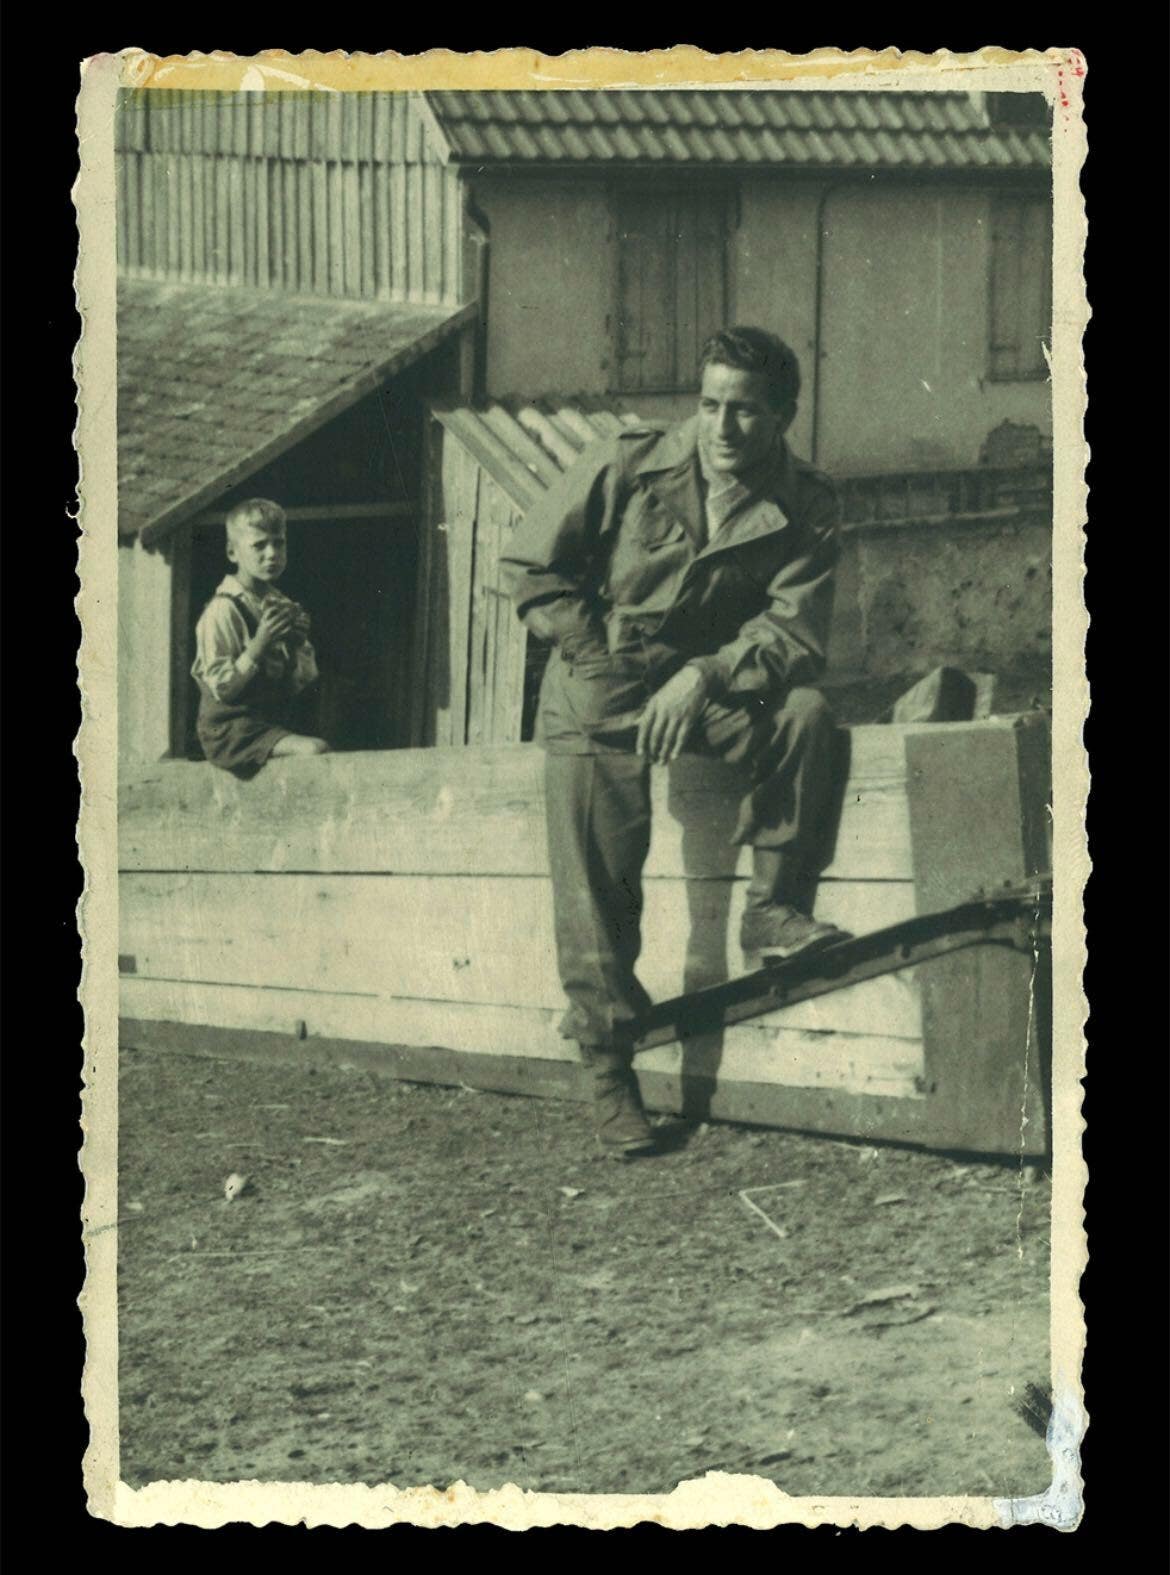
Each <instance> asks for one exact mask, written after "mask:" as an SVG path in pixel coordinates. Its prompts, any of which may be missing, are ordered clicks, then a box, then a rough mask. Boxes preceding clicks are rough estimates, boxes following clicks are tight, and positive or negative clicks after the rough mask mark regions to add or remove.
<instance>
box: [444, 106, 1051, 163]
mask: <svg viewBox="0 0 1170 1575" xmlns="http://www.w3.org/2000/svg"><path fill="white" fill-rule="evenodd" d="M426 98H427V101H428V103H429V105H430V107H431V109H432V111H433V112H434V115H435V118H436V121H437V123H438V126H439V129H440V131H441V133H442V135H443V137H444V138H445V139H446V141H447V144H448V148H449V150H450V157H451V159H452V160H453V161H454V162H456V163H469V162H474V163H479V164H618V165H621V164H627V165H628V164H643V165H645V164H659V165H661V164H667V165H670V164H706V165H740V164H756V165H761V166H769V165H776V166H784V167H788V168H792V167H811V168H817V169H821V168H823V169H833V170H860V171H865V170H880V169H901V170H931V169H939V170H953V169H978V170H1009V169H1010V170H1044V169H1047V168H1048V166H1049V162H1050V150H1049V136H1048V133H1047V131H1046V130H1043V129H1040V128H1033V127H1002V126H997V127H993V126H991V125H989V124H988V121H987V118H986V116H985V114H984V112H983V110H982V109H981V108H980V107H979V105H978V103H977V102H976V101H975V100H973V99H972V98H971V97H970V96H969V95H968V94H966V93H886V92H863V91H857V92H852V93H819V92H812V93H810V92H800V91H796V90H790V91H786V92H785V91H776V90H775V89H768V90H762V91H735V92H724V91H717V92H708V91H704V90H702V89H689V90H685V91H674V90H662V91H646V90H641V91H622V92H613V91H609V92H602V91H596V90H593V91H587V92H561V91H558V90H549V91H547V92H537V93H533V92H518V93H457V92H433V93H428V94H427V95H426Z"/></svg>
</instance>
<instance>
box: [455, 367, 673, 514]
mask: <svg viewBox="0 0 1170 1575" xmlns="http://www.w3.org/2000/svg"><path fill="white" fill-rule="evenodd" d="M431 410H432V412H433V413H434V416H435V419H436V420H437V421H439V422H440V423H441V424H442V426H443V427H444V428H445V430H446V431H448V432H450V434H451V435H452V437H454V438H456V439H457V440H458V441H459V442H460V443H461V444H462V445H463V447H464V448H465V449H466V450H467V452H468V453H469V454H470V455H471V456H472V458H473V459H475V461H476V463H477V464H479V465H480V466H482V468H483V469H484V470H486V471H487V473H488V475H489V476H491V478H492V480H493V481H495V482H496V483H497V485H499V486H500V487H502V488H503V490H504V491H505V492H506V493H507V495H508V496H509V497H510V498H511V500H512V502H513V503H514V504H515V505H516V507H517V508H518V509H528V508H530V507H531V506H532V504H533V503H535V502H536V500H537V498H539V497H540V495H541V493H542V492H544V491H545V490H546V488H548V487H549V486H551V485H552V483H553V482H554V481H555V480H556V479H557V477H558V476H559V475H560V474H561V473H562V471H566V470H568V469H569V467H570V466H571V465H572V464H573V463H574V461H575V460H576V459H577V458H578V456H579V455H581V454H583V453H584V451H585V450H586V449H587V448H588V447H589V446H590V445H591V444H593V443H597V442H600V441H601V440H602V439H604V438H608V437H612V436H613V435H614V433H615V432H620V431H621V430H622V429H623V427H637V426H641V425H642V422H641V420H640V419H639V418H638V417H637V416H635V415H631V414H630V413H629V412H628V411H623V410H620V409H618V407H617V406H616V405H614V404H612V403H611V402H610V401H608V400H605V399H600V398H594V397H592V396H590V395H588V394H578V395H575V396H573V397H564V398H557V397H555V396H549V397H546V398H543V399H529V400H525V399H507V400H493V401H491V402H490V403H487V404H481V405H461V404H454V403H448V402H446V401H442V402H439V401H436V402H435V403H433V404H432V406H431Z"/></svg>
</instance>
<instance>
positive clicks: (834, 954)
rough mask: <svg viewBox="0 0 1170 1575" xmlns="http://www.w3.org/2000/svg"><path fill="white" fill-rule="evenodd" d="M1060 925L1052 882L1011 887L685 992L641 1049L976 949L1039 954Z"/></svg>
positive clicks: (663, 1007)
mask: <svg viewBox="0 0 1170 1575" xmlns="http://www.w3.org/2000/svg"><path fill="white" fill-rule="evenodd" d="M1051 926H1052V879H1051V877H1050V876H1043V877H1039V878H1038V879H1037V880H1036V881H1035V882H1033V883H1032V884H1030V885H1028V886H1010V887H1005V888H1003V889H1002V890H1000V891H998V892H996V893H994V894H993V895H987V894H984V893H983V892H980V893H978V894H977V895H976V896H974V897H973V898H972V899H971V900H970V901H969V902H963V903H960V904H959V905H958V906H957V907H954V908H945V909H943V910H942V911H941V912H938V913H923V914H918V915H916V916H915V917H914V918H912V919H904V920H903V921H902V922H901V923H900V924H891V925H888V926H887V927H886V928H885V929H881V930H872V931H871V932H870V933H869V934H868V935H859V936H856V937H853V938H851V939H849V940H844V941H839V942H838V943H837V944H836V945H835V946H829V947H826V948H825V949H824V950H823V951H817V952H811V953H809V954H808V955H807V956H805V957H796V958H793V959H792V960H791V961H790V962H785V963H776V964H774V965H772V966H770V967H767V968H758V969H756V970H754V971H753V972H752V973H746V974H742V975H741V976H740V977H739V978H737V979H728V980H727V981H726V982H725V983H723V984H713V985H709V986H708V987H707V988H706V989H704V990H694V991H692V992H691V993H690V994H688V995H678V996H675V997H673V998H672V999H671V1000H669V1001H660V1002H658V1003H657V1004H656V1005H654V1006H652V1007H651V1008H650V1010H649V1011H648V1012H646V1013H645V1015H644V1016H643V1017H642V1018H641V1019H640V1020H639V1022H638V1023H637V1025H636V1027H637V1030H638V1036H637V1039H636V1041H635V1045H634V1048H635V1050H650V1049H653V1047H654V1046H655V1045H662V1044H670V1043H672V1042H673V1041H674V1040H676V1039H685V1038H690V1037H692V1036H693V1035H696V1034H701V1033H710V1032H711V1031H712V1030H714V1029H718V1028H723V1027H727V1026H729V1025H730V1024H732V1023H742V1022H745V1021H747V1020H748V1019H749V1018H752V1017H762V1016H764V1014H765V1013H767V1012H774V1011H776V1010H777V1009H779V1008H781V1007H785V1006H795V1005H796V1003H797V1002H798V1001H807V1000H810V999H811V998H812V997H814V996H818V995H828V994H830V993H831V992H832V991H834V990H844V989H847V988H848V987H849V986H850V985H852V984H859V983H860V982H861V981H862V980H863V979H876V978H877V977H878V976H879V975H881V974H886V973H896V972H898V971H899V970H901V969H903V968H914V967H917V966H918V964H919V963H924V962H928V961H930V959H931V958H934V957H943V956H946V955H947V953H949V952H956V951H961V950H962V949H963V948H965V947H968V946H1007V947H1011V948H1012V949H1014V950H1016V951H1026V952H1032V951H1034V950H1035V949H1036V947H1037V946H1038V945H1045V944H1047V943H1048V941H1049V938H1050V936H1051Z"/></svg>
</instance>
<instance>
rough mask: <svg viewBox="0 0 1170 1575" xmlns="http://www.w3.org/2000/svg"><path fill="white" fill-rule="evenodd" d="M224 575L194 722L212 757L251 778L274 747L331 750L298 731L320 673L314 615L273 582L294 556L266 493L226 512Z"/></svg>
mask: <svg viewBox="0 0 1170 1575" xmlns="http://www.w3.org/2000/svg"><path fill="white" fill-rule="evenodd" d="M227 556H228V561H229V563H233V564H234V565H235V569H236V572H235V573H234V574H229V575H227V576H226V577H225V578H224V579H223V580H222V581H221V582H220V584H219V586H218V587H217V589H216V592H215V595H214V596H213V597H212V598H211V600H210V601H209V602H208V604H207V606H206V607H205V608H204V609H203V612H202V614H201V616H200V619H199V622H198V624H197V625H196V627H195V645H196V656H195V663H194V666H193V667H192V668H191V676H192V677H193V678H194V679H195V682H196V683H197V684H198V685H199V717H198V721H197V723H196V730H197V732H198V734H199V742H200V743H201V744H202V745H203V752H204V754H205V755H206V756H207V758H208V760H210V761H211V763H212V765H214V766H220V767H222V768H223V770H225V771H233V772H235V773H236V774H237V775H240V776H251V775H253V774H254V773H255V772H256V771H258V770H259V769H260V767H261V766H262V765H263V764H264V763H265V761H266V760H267V759H268V758H269V756H271V755H324V754H327V753H328V751H329V745H328V744H327V743H326V742H325V740H324V739H323V738H310V737H307V736H305V734H303V733H300V732H298V731H297V730H296V726H295V720H296V711H297V701H298V698H299V697H300V696H301V695H302V694H303V693H304V691H305V690H306V689H307V688H308V687H309V685H310V684H313V683H315V682H316V679H317V658H316V655H315V654H314V651H313V647H312V645H311V644H310V642H309V615H308V613H307V612H305V610H304V608H303V607H299V606H298V605H297V603H296V602H294V601H292V600H291V599H290V598H289V597H287V596H285V595H284V594H283V592H281V591H278V590H277V589H276V584H275V582H276V581H277V580H278V579H279V578H280V576H281V575H282V574H283V573H284V570H285V566H286V564H287V563H288V543H287V539H286V526H285V517H284V510H283V509H282V508H281V507H280V505H279V504H278V503H272V502H270V501H269V499H267V498H250V499H249V500H248V501H247V502H246V503H237V504H236V506H235V507H234V508H233V509H231V510H230V511H229V513H228V516H227Z"/></svg>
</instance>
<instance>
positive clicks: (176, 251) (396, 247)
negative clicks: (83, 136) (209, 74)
mask: <svg viewBox="0 0 1170 1575" xmlns="http://www.w3.org/2000/svg"><path fill="white" fill-rule="evenodd" d="M412 98H413V95H410V94H405V93H299V92H289V93H285V92H269V93H264V92H256V93H206V92H202V91H190V90H188V91H182V90H177V89H175V90H171V89H158V88H147V89H136V90H132V91H127V92H125V93H124V94H123V95H122V97H121V100H120V103H119V111H118V117H117V124H116V133H115V145H116V159H117V207H118V213H117V227H118V262H119V266H120V267H121V268H122V269H123V270H124V271H125V272H127V273H129V274H132V275H137V276H140V277H145V278H151V279H172V280H175V281H178V282H187V283H209V284H230V285H250V286H253V287H256V288H260V289H278V290H283V291H286V292H287V293H289V294H311V295H326V296H342V297H351V298H359V299H363V300H383V301H389V300H395V301H417V302H425V303H436V304H441V305H460V304H462V303H463V302H464V301H466V300H468V299H469V298H470V295H469V293H466V292H465V289H464V280H463V218H462V204H463V191H462V186H461V182H460V179H459V176H458V174H457V173H456V171H455V170H454V169H451V168H448V167H446V166H444V165H443V164H442V163H440V162H439V160H438V157H437V154H436V151H435V149H434V148H433V147H432V145H431V142H430V138H429V132H428V131H427V128H426V126H425V125H424V122H423V120H422V117H421V116H420V115H419V113H418V111H417V109H416V108H415V106H414V104H413V102H412Z"/></svg>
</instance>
